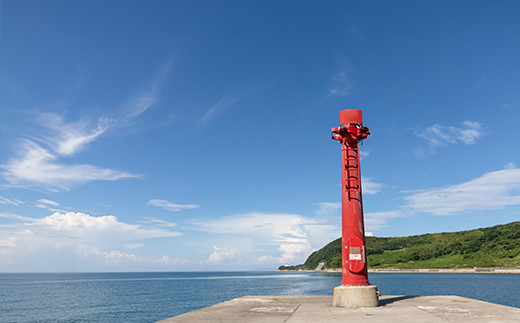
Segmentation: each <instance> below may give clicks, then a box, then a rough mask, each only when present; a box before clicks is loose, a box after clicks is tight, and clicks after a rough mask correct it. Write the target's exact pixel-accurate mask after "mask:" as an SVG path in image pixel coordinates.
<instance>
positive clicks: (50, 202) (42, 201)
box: [37, 199, 60, 206]
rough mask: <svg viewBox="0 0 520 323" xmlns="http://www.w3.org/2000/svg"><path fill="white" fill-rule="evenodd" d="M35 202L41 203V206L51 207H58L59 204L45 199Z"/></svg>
mask: <svg viewBox="0 0 520 323" xmlns="http://www.w3.org/2000/svg"><path fill="white" fill-rule="evenodd" d="M37 202H38V203H42V204H47V205H52V206H60V203H58V202H55V201H51V200H47V199H39V200H38V201H37Z"/></svg>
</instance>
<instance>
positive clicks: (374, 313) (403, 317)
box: [160, 296, 520, 323]
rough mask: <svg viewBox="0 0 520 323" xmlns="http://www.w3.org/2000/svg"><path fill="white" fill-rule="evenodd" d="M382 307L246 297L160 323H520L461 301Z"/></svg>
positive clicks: (388, 299)
mask: <svg viewBox="0 0 520 323" xmlns="http://www.w3.org/2000/svg"><path fill="white" fill-rule="evenodd" d="M379 303H380V306H379V307H367V308H357V309H349V308H342V307H333V306H332V296H244V297H240V298H235V299H232V300H230V301H227V302H223V303H220V304H216V305H213V306H209V307H206V308H203V309H200V310H197V311H193V312H189V313H186V314H182V315H179V316H175V317H172V318H168V319H165V320H162V321H160V322H161V323H173V322H190V323H193V322H272V323H275V322H280V323H282V322H287V323H296V322H347V321H348V322H389V323H391V322H396V323H406V322H410V323H411V322H413V323H416V322H471V323H477V322H516V323H518V322H520V309H519V308H516V307H509V306H503V305H497V304H493V303H488V302H482V301H477V300H474V299H469V298H464V297H459V296H381V297H380V299H379Z"/></svg>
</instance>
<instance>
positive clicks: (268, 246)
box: [190, 212, 339, 264]
mask: <svg viewBox="0 0 520 323" xmlns="http://www.w3.org/2000/svg"><path fill="white" fill-rule="evenodd" d="M336 222H337V221H336ZM190 225H191V229H192V230H197V231H202V232H207V233H208V234H217V235H221V236H225V237H226V240H228V239H229V240H232V241H234V242H235V243H234V244H233V246H234V247H233V248H228V249H232V250H235V251H236V252H237V253H239V254H240V255H241V258H242V259H247V261H252V262H256V263H258V262H259V261H261V262H263V263H265V262H266V261H271V263H273V264H274V263H286V262H294V261H303V260H305V258H306V257H307V256H308V254H309V253H310V252H311V251H312V250H313V247H321V246H322V245H323V243H325V242H327V241H329V240H330V239H332V238H335V237H336V235H337V234H338V232H339V229H338V227H339V225H338V224H337V223H336V224H329V223H328V222H327V221H326V220H325V219H323V218H308V217H305V216H302V215H298V214H285V213H281V214H280V213H258V212H251V213H246V214H240V215H233V216H225V217H221V218H217V219H207V220H204V221H200V220H198V221H191V222H190ZM215 251H218V250H215ZM217 254H218V253H217ZM273 255H276V256H273ZM262 256H265V257H262ZM271 257H272V258H271ZM244 261H245V260H244Z"/></svg>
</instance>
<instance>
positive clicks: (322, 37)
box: [0, 0, 520, 272]
mask: <svg viewBox="0 0 520 323" xmlns="http://www.w3.org/2000/svg"><path fill="white" fill-rule="evenodd" d="M519 10H520V3H518V2H517V1H500V2H489V1H431V2H426V1H369V2H360V1H328V2H326V3H323V2H318V1H298V2H289V1H265V0H263V1H152V2H150V1H50V0H49V1H24V0H17V1H5V0H4V1H2V3H1V49H0V50H1V56H0V57H1V67H0V71H1V92H0V95H1V96H0V100H1V116H0V117H1V119H0V120H1V137H0V153H1V154H0V161H1V169H0V172H1V178H2V179H1V190H0V203H1V205H0V211H1V212H0V216H1V218H0V220H1V226H2V227H1V237H0V238H1V244H0V251H1V253H0V255H1V267H0V269H1V270H2V271H12V272H19V271H176V270H251V269H275V268H277V267H278V266H279V265H281V264H298V263H302V262H303V261H304V260H305V259H306V257H307V256H308V255H309V254H310V253H311V252H312V251H313V250H315V249H319V248H321V247H322V246H323V245H325V244H326V243H328V242H329V241H330V240H332V239H335V238H337V237H339V236H340V226H341V220H340V209H339V202H340V199H341V194H340V187H339V182H340V163H341V151H340V146H339V144H338V142H337V141H334V140H332V139H331V138H330V129H331V128H332V127H335V126H337V125H338V123H339V111H340V110H342V109H346V108H357V109H362V110H363V116H364V123H365V125H366V126H368V127H369V128H370V131H371V133H372V134H371V135H370V136H369V137H368V138H367V139H366V140H365V142H364V143H363V146H362V147H361V149H362V156H363V159H362V161H361V164H362V165H361V167H362V177H363V190H364V196H363V197H364V209H365V226H366V231H367V232H368V233H369V234H373V235H375V236H402V235H412V234H422V233H428V232H446V231H457V230H465V229H474V228H478V227H486V226H492V225H496V224H502V223H508V222H512V221H518V220H519V219H520V214H519V208H520V169H519V168H518V167H520V166H518V163H519V161H520V149H519V144H518V139H519V138H520V127H519V126H518V121H519V120H520V77H519V75H520V63H519V59H518V57H519V54H518V53H519V52H520V32H519V31H520V20H519V19H518V12H519Z"/></svg>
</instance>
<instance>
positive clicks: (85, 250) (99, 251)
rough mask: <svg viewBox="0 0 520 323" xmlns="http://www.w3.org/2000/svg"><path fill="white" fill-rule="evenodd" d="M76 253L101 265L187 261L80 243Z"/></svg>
mask: <svg viewBox="0 0 520 323" xmlns="http://www.w3.org/2000/svg"><path fill="white" fill-rule="evenodd" d="M76 253H77V254H78V255H79V256H81V257H83V258H87V259H89V260H90V261H92V260H95V261H96V262H98V263H101V264H103V265H107V264H108V265H121V264H122V263H127V264H130V265H131V266H135V265H136V264H141V265H148V266H150V265H153V264H156V265H168V266H171V265H180V264H184V263H186V262H187V261H186V260H184V259H182V258H179V257H174V258H171V257H170V256H168V255H164V256H162V257H161V258H155V257H150V256H138V255H136V254H135V253H126V252H122V251H120V250H108V251H107V250H105V249H103V248H92V247H89V246H87V245H82V244H80V245H78V246H77V248H76ZM134 268H135V267H134Z"/></svg>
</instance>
